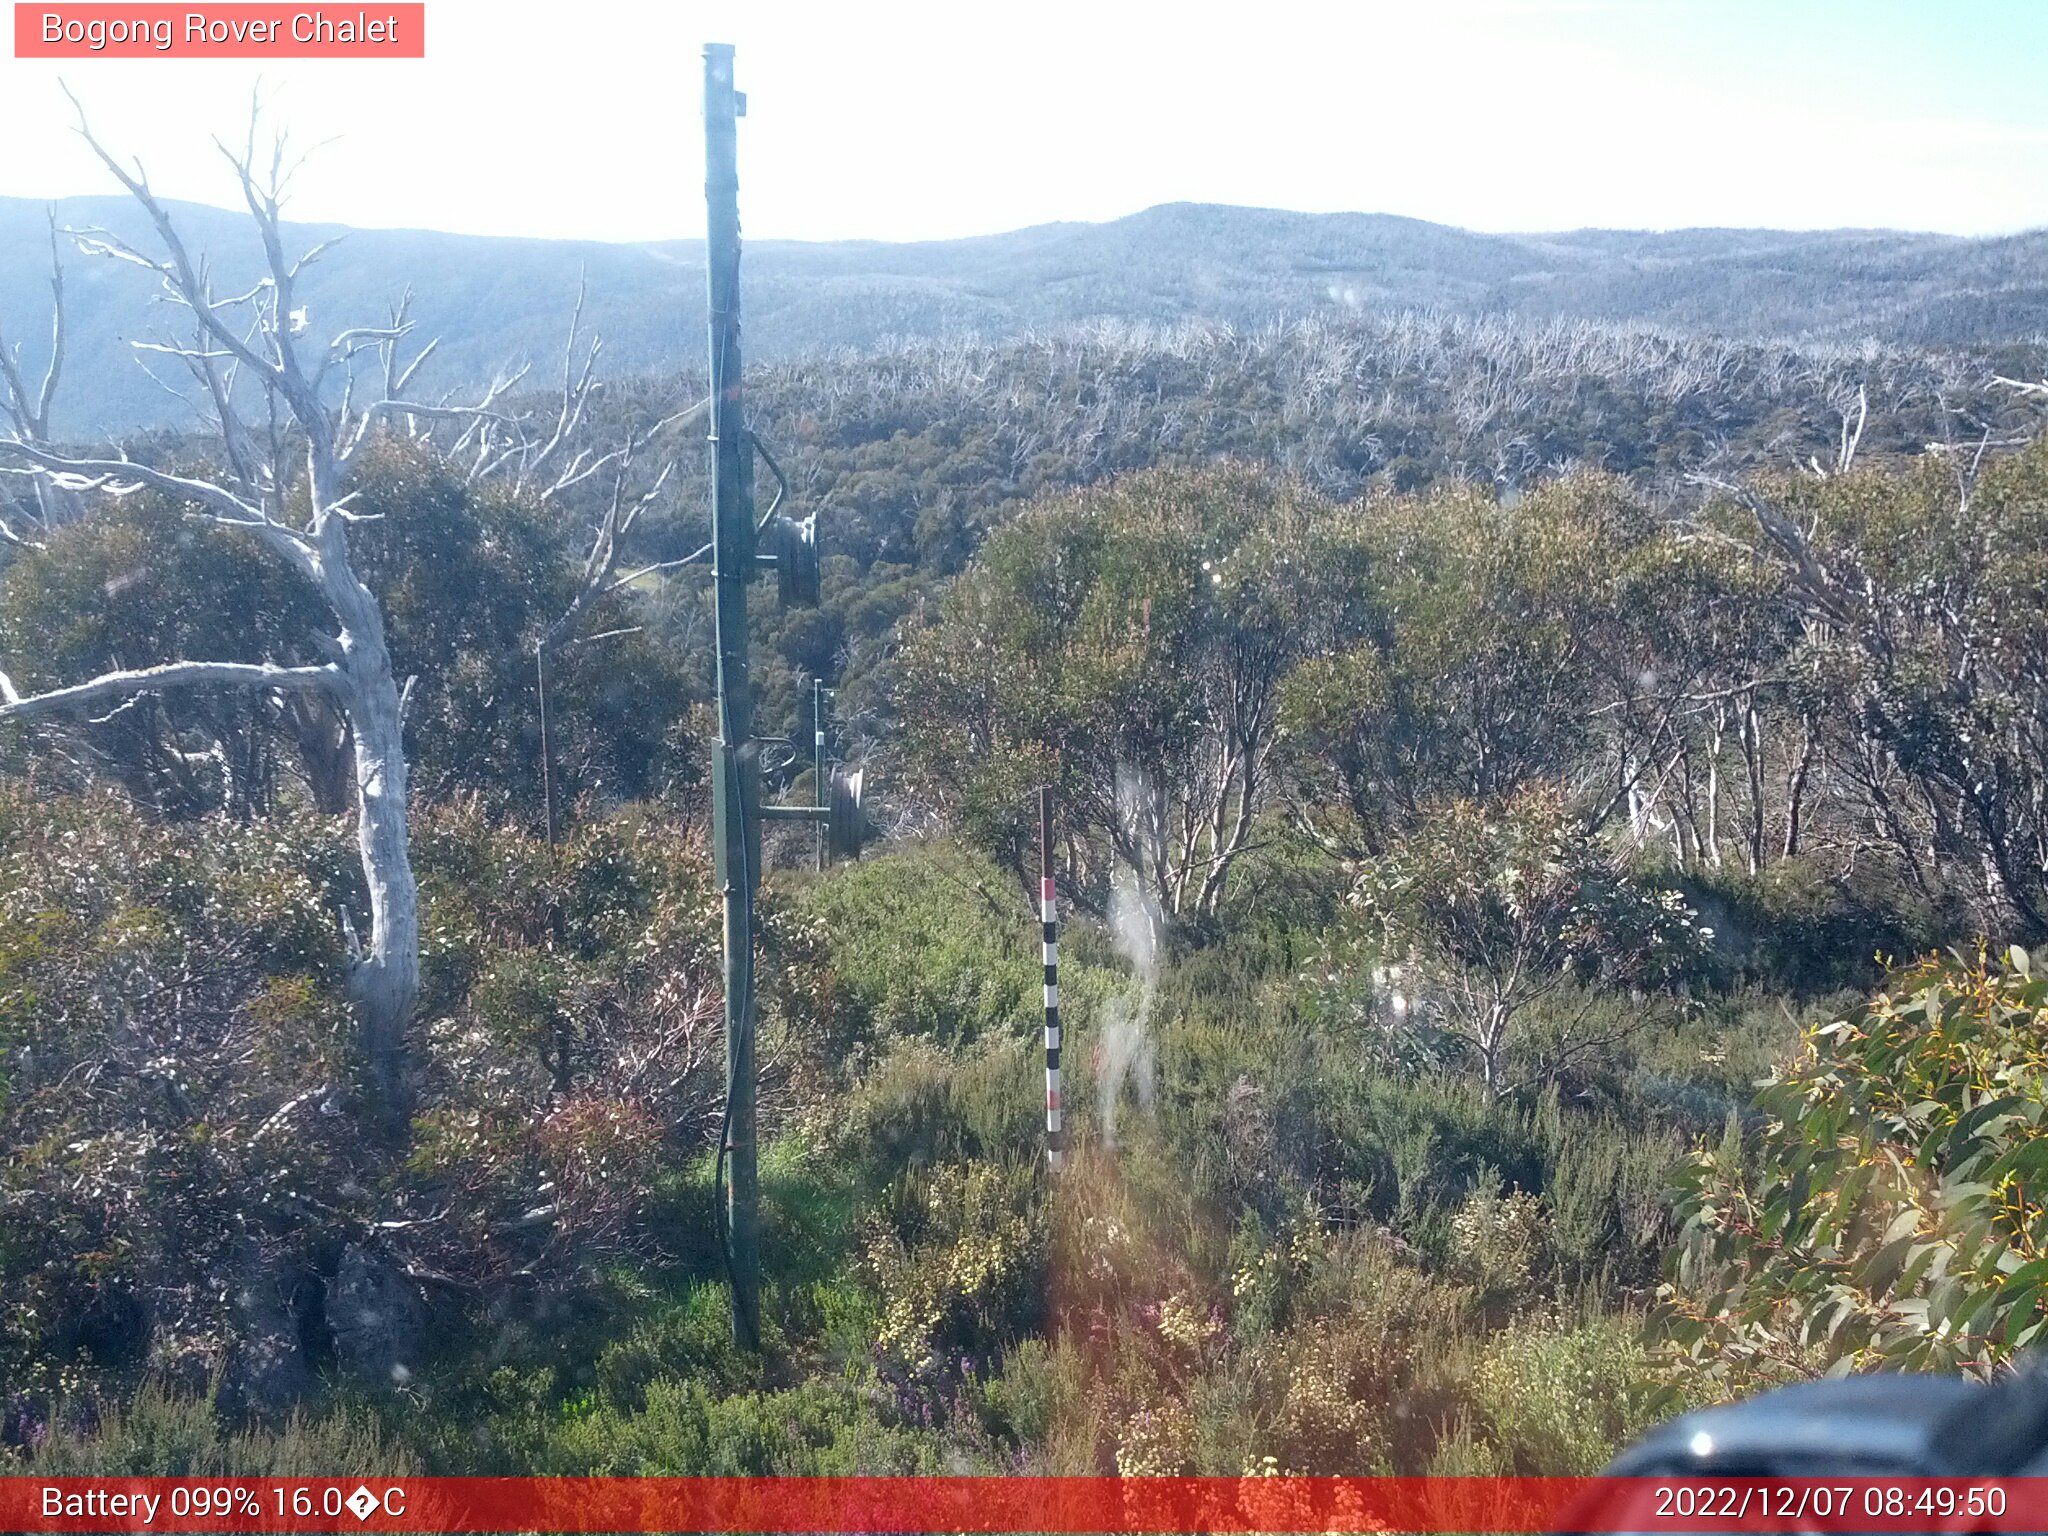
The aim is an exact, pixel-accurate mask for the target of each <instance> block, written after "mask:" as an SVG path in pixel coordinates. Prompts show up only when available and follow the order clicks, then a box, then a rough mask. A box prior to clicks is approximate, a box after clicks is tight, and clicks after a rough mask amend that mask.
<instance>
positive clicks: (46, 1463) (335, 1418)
mask: <svg viewBox="0 0 2048 1536" xmlns="http://www.w3.org/2000/svg"><path fill="white" fill-rule="evenodd" d="M32 1438H33V1442H34V1449H33V1452H32V1453H31V1454H29V1455H28V1456H25V1457H21V1458H18V1459H17V1460H16V1461H15V1464H14V1465H10V1457H9V1455H8V1453H7V1452H6V1450H5V1449H4V1448H0V1474H5V1473H8V1472H14V1471H30V1470H32V1471H33V1472H34V1473H35V1475H36V1476H38V1477H190V1478H215V1477H360V1476H374V1475H378V1474H384V1475H388V1476H394V1477H404V1476H409V1475H412V1474H415V1473H417V1472H419V1471H420V1470H421V1468H420V1465H419V1462H418V1460H417V1459H416V1458H415V1457H414V1456H413V1455H412V1454H411V1453H410V1452H409V1451H408V1450H407V1449H406V1448H405V1447H404V1446H402V1445H400V1444H398V1443H397V1442H395V1441H393V1440H392V1439H391V1438H390V1437H389V1436H388V1435H387V1434H386V1433H385V1432H384V1431H383V1429H382V1428H381V1427H380V1426H379V1425H378V1423H377V1421H376V1420H375V1418H373V1417H372V1416H370V1415H369V1414H367V1413H365V1412H363V1411H361V1410H359V1409H356V1408H352V1407H349V1406H346V1405H343V1406H341V1407H338V1408H335V1409H332V1410H330V1411H329V1412H326V1413H324V1414H319V1415H301V1414H294V1415H292V1416H291V1417H290V1418H289V1419H287V1420H286V1421H285V1422H284V1423H282V1424H280V1425H278V1426H276V1427H274V1428H260V1427H252V1428H245V1429H229V1428H227V1427H226V1426H225V1425H224V1424H223V1423H222V1420H221V1415H220V1413H219V1412H218V1410H217V1407H216V1404H215V1402H214V1400H213V1399H212V1398H211V1397H194V1396H180V1395H177V1394H173V1393H169V1392H166V1391H165V1390H164V1389H163V1388H162V1387H161V1386H159V1385H157V1384H156V1383H145V1384H144V1385H143V1386H142V1388H141V1389H140V1390H139V1391H137V1392H136V1393H135V1394H134V1395H133V1396H132V1397H130V1398H129V1399H128V1401H127V1402H126V1403H122V1404H100V1405H98V1406H96V1407H95V1408H94V1409H93V1410H92V1411H90V1412H87V1411H84V1410H83V1408H82V1407H80V1406H79V1405H77V1404H73V1405H71V1406H68V1407H63V1408H60V1409H59V1410H58V1411H57V1412H56V1413H55V1414H54V1415H52V1417H51V1420H50V1422H49V1424H48V1425H47V1426H44V1427H41V1428H39V1429H38V1431H37V1432H35V1433H34V1435H33V1437H32Z"/></svg>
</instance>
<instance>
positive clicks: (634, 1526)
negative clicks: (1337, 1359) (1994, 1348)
mask: <svg viewBox="0 0 2048 1536" xmlns="http://www.w3.org/2000/svg"><path fill="white" fill-rule="evenodd" d="M0 1530H7V1531H174V1532H184V1531H309V1532H311V1531H363V1532H387V1531H404V1532H413V1531H422V1532H424V1531H447V1532H500V1531H503V1532H512V1531H563V1532H570V1531H576V1532H581V1531H621V1532H640V1531H705V1532H781V1531H790V1532H825V1531H837V1532H883V1531H896V1532H905V1533H925V1532H932V1533H937V1532H1012V1531H1017V1532H1022V1531H1043V1532H1049V1533H1059V1536H1071V1533H1080V1532H1140V1531H1156V1532H1183V1531H1185V1532H1196V1531H1204V1532H1218V1533H1250V1532H1258V1531H1265V1532H1295V1531H1301V1532H1334V1531H1360V1532H1363V1531H1415V1532H1439V1531H1503V1532H1527V1531H1552V1530H1569V1531H1585V1532H1595V1531H1600V1532H1606V1531H1672V1532H1723V1531H1726V1532H1737V1531H1950V1530H1953V1531H1974V1532H1999V1531H2029V1530H2031V1531H2041V1530H2048V1479H2036V1478H2003V1479H1994V1478H1978V1479H1930V1478H1867V1477H1865V1478H1854V1477H1843V1478H1678V1477H1667V1478H1540V1477H1528V1478H1513V1477H1510V1478H1481V1477H1446V1478H1398V1477H1386V1478H1372V1477H1367V1478H1340V1477H1248V1478H1204V1477H1156V1478H1114V1477H1042V1478H1034V1477H1014V1478H1003V1477H931V1478H919V1477H817V1478H800V1477H796V1478H773V1477H727V1478H719V1477H705V1478H433V1477H422V1478H393V1477H366V1478H345V1479H335V1478H285V1479H280V1478H270V1477H262V1478H253V1477H252V1478H229V1479H221V1480H218V1481H213V1482H199V1481H191V1480H184V1479H172V1478H76V1477H53V1478H36V1477H33V1476H15V1477H4V1478H0Z"/></svg>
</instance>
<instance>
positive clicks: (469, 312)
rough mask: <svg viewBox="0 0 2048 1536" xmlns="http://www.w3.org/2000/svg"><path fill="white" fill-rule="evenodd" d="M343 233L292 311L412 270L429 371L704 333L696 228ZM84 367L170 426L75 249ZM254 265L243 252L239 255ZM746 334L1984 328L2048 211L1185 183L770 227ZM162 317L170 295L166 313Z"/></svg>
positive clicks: (31, 348) (79, 381)
mask: <svg viewBox="0 0 2048 1536" xmlns="http://www.w3.org/2000/svg"><path fill="white" fill-rule="evenodd" d="M176 212H177V216H178V217H179V219H180V220H181V221H182V225H183V227H184V228H185V230H186V233H187V237H188V239H189V240H190V241H191V243H192V245H193V247H194V248H195V249H200V250H205V251H207V252H209V253H210V254H211V255H212V256H213V257H214V258H215V260H216V261H217V263H218V271H219V277H220V281H221V283H222V284H223V285H224V287H227V286H231V285H233V284H234V283H235V281H236V280H237V279H238V278H242V277H245V276H251V275H252V274H253V271H254V262H255V254H256V253H255V251H254V248H253V246H252V244H251V237H250V235H249V232H248V229H247V227H246V219H245V217H244V216H243V215H241V214H237V213H229V212H224V211H222V210H218V209H211V208H205V207H201V206H198V205H176ZM57 217H58V220H59V222H60V223H61V224H63V225H65V226H67V227H72V228H89V227H104V228H105V229H107V230H109V231H110V232H111V233H113V234H114V235H116V236H117V237H119V238H122V239H124V240H130V241H137V242H142V243H146V234H147V231H146V230H145V229H144V228H143V227H142V226H141V225H140V224H139V223H138V218H139V216H138V215H137V214H136V213H135V212H134V211H133V210H132V208H131V206H130V205H129V204H128V203H126V202H125V201H123V200H119V199H116V198H101V197H82V198H71V199H66V200H64V201H63V202H61V203H60V204H58V206H57ZM44 219H45V212H44V208H43V206H42V205H41V204H39V203H35V202H32V201H28V200H24V199H7V198H0V330H4V331H5V333H6V334H7V335H8V336H9V337H10V338H11V339H17V340H23V339H25V346H26V351H27V355H28V356H30V357H31V358H34V357H35V356H36V355H37V353H38V352H39V349H40V348H41V346H42V345H43V338H44V336H45V334H46V332H47V326H48V313H47V301H48V295H47V290H46V283H47V277H48V246H47V241H46V238H45V230H44ZM291 234H292V235H293V236H294V237H295V238H297V239H298V240H299V241H301V242H303V243H304V244H305V245H308V246H310V245H312V244H315V243H317V242H318V241H321V240H328V239H333V238H335V237H336V236H339V235H343V234H346V236H347V239H346V241H345V243H344V245H343V246H342V247H341V248H340V249H339V250H337V251H336V252H335V253H334V255H333V256H331V257H329V258H327V259H325V260H323V261H322V262H321V263H319V264H318V265H317V266H316V267H315V268H314V269H313V270H312V271H311V272H310V273H309V274H308V277H307V280H306V284H305V290H304V297H305V301H306V307H307V310H308V315H307V323H308V325H309V326H310V327H311V328H312V329H313V330H314V331H315V332H319V331H320V330H321V329H322V328H323V327H326V326H328V325H329V324H330V323H337V322H341V317H347V320H346V322H341V323H360V319H361V317H362V316H363V315H364V314H365V313H370V314H376V313H381V312H382V310H383V308H384V306H385V305H387V304H388V303H389V302H390V301H391V300H392V299H394V298H396V297H397V295H398V294H399V293H400V292H401V291H403V290H404V289H406V288H408V287H410V288H411V290H412V292H413V294H414V296H415V303H414V315H415V318H416V319H417V321H418V322H419V327H420V332H421V334H422V335H439V336H442V337H443V338H444V340H443V342H442V348H441V353H440V366H441V370H442V371H441V378H442V379H443V380H444V382H446V383H448V384H454V383H457V382H471V381H474V380H477V379H480V378H483V377H485V376H487V375H488V374H489V373H490V372H491V371H492V370H493V369H494V368H496V367H498V366H499V365H500V364H502V363H503V362H504V361H505V360H507V359H508V358H514V357H522V356H523V357H530V358H533V359H536V360H544V359H545V358H546V357H548V356H549V355H550V354H552V353H553V352H554V351H555V350H556V348H557V347H558V345H559V338H560V335H561V331H562V329H563V326H564V324H565V322H566V316H567V312H568V309H569V306H570V304H571V302H572V301H573V298H574V295H575V292H576V288H577V284H578V281H579V276H582V277H587V280H588V283H589V310H588V312H589V315H590V318H591V320H592V321H593V322H594V324H595V325H596V327H597V329H598V330H599V331H601V332H602V333H603V334H604V335H605V336H606V337H608V338H609V345H610V349H611V362H612V366H613V367H614V368H615V369H616V370H618V371H620V372H628V373H631V372H640V371H644V370H650V369H666V368H670V367H674V366H677V365H679V364H683V363H687V362H689V361H691V360H693V359H694V358H695V357H696V355H697V353H698V352H699V351H700V350H701V345H702V336H701V327H702V316H703V304H704V300H703V292H704V271H703V259H702V245H701V242H698V241H693V240H683V241H671V242H664V243H654V244H645V245H613V244H605V243H602V242H597V241H567V240H514V239H486V238H481V237H473V236H462V235H448V234H437V233H431V232H425V231H418V230H354V231H344V230H343V229H341V228H340V227H338V226H326V225H323V226H311V225H309V226H302V227H296V228H294V229H292V230H291ZM68 268H69V277H68V283H69V290H70V292H69V297H70V302H71V305H72V315H73V328H74V329H73V335H74V341H73V345H72V347H71V349H70V350H71V365H72V367H73V369H74V373H73V376H72V377H73V387H72V388H70V389H68V390H67V391H66V393H65V397H64V401H63V421H62V425H63V426H64V428H65V429H66V430H67V431H70V432H73V433H77V434H81V435H89V434H91V433H93V432H95V431H103V430H120V429H126V428H131V427H135V426H140V425H176V424H177V412H178V410H179V407H178V406H177V405H176V403H175V402H173V401H172V400H170V399H169V397H168V396H166V395H165V394H164V393H163V391H162V390H161V389H159V388H158V386H157V385H156V384H155V383H154V382H152V381H151V380H150V379H149V378H148V377H147V376H146V375H145V374H144V373H143V372H142V370H141V369H140V368H138V367H137V366H136V365H135V363H134V361H133V359H132V358H130V357H128V356H127V355H126V354H125V352H124V350H123V349H122V348H121V347H120V346H119V345H117V342H118V340H119V339H121V338H129V339H133V338H135V337H136V336H138V335H141V334H146V333H147V331H146V327H147V325H148V324H149V323H150V322H149V321H147V320H145V319H144V318H143V317H144V316H146V315H148V314H149V313H150V311H149V309H148V308H147V305H146V300H147V299H148V298H149V291H148V290H149V281H150V280H149V278H148V276H147V274H146V273H142V272H139V271H136V270H134V269H133V268H129V267H125V266H123V265H121V264H119V263H105V262H86V261H80V260H75V259H74V260H71V261H69V262H68ZM245 269H246V270H245ZM747 285H748V286H747V313H748V322H749V323H748V335H749V338H750V341H751V344H752V347H753V350H754V354H755V356H757V357H759V358H761V359H763V360H767V359H773V358H789V357H795V356H804V355H811V354H816V353H820V352H824V351H830V350H833V349H839V348H855V349H866V348H869V347H872V346H874V345H875V344H876V343H878V342H882V341H885V340H897V341H902V340H913V341H914V340H929V339H937V338H947V337H958V336H961V335H973V336H977V337H980V338H982V339H985V340H995V339H1002V338H1005V337H1010V336H1015V335H1017V334H1020V333H1023V332H1027V331H1040V330H1048V329H1060V328H1063V327H1068V326H1072V325H1074V324H1077V323H1084V322H1093V321H1101V320H1115V321H1126V322H1129V321H1136V322H1144V323H1149V324H1171V323H1177V322H1182V321H1190V320H1199V321H1208V322H1219V323H1225V324H1229V325H1233V326H1240V327H1242V326H1249V325H1257V324H1261V323H1265V322H1268V321H1272V320H1275V319H1298V318H1305V317H1332V316H1335V315H1338V314H1342V313H1352V312H1366V313H1371V314H1381V315H1384V314H1387V313H1390V312H1397V311H1404V310H1413V309H1426V310H1441V311H1448V312H1451V313H1455V314H1467V315H1492V314H1510V315H1519V316H1525V317H1529V318H1532V319H1538V320H1542V319H1553V318H1563V319H1589V320H1600V321H1606V322H1627V323H1643V324H1649V325H1653V326H1656V327H1659V328H1662V329H1668V330H1673V331H1677V332H1686V333H1692V332H1697V333H1712V334H1715V335H1722V336H1729V337H1735V338H1746V339H1758V338H1766V337H1790V338H1803V339H1806V340H1808V341H1816V340H1824V341H1837V342H1840V341H1848V342H1860V341H1862V340H1864V339H1866V338H1874V339H1878V340H1883V341H1887V342H1893V343H1907V344H1915V345H1932V344H1981V343H1988V342H1995V341H2004V340H2009V339H2012V338H2015V337H2020V336H2026V335H2030V334H2033V333H2036V332H2040V331H2043V330H2048V234H2043V233H2041V232H2030V233H2026V234H2021V235H2014V236H2009V237H2005V238H2000V239H1986V240H1964V239H1957V238H1951V237H1946V236H1939V235H1926V234H1910V233H1898V232H1893V231H1881V230H1879V231H1872V230H1833V231H1823V232H1786V231H1775V230H1715V229H1706V230H1679V231H1673V232H1669V233H1642V232H1628V231H1610V230H1591V231H1578V232H1574V233H1569V234H1552V235H1541V234H1539V235H1490V234H1477V233H1473V232H1471V231H1467V230H1460V229H1453V228H1449V227H1447V226H1444V225H1438V224H1429V223H1425V222H1423V221H1421V220H1416V219H1404V218H1396V217H1393V216H1390V215H1385V214H1366V213H1342V214H1305V213H1290V212H1285V211H1282V210H1276V209H1262V208H1234V207H1222V206H1214V205H1204V204H1192V203H1178V204H1169V205H1165V206H1162V207H1157V208H1150V209H1147V210H1145V211H1144V212H1142V213H1137V214H1133V215H1131V216H1130V217H1128V218H1123V219H1117V220H1113V221H1111V222H1108V223H1104V224H1048V225H1041V226H1038V227H1035V228H1031V229H1022V230H1014V231H1010V232H1008V233H1005V234H999V235H989V236H983V237H979V238H975V239H966V240H945V241H925V242H914V243H904V244H890V243H884V242H878V241H836V242H823V243H807V242H798V241H785V240H765V241H760V242H757V243H755V244H753V245H752V246H751V247H750V249H749V265H748V272H747ZM157 318H158V320H159V322H160V323H167V322H164V317H163V316H162V312H161V311H159V312H158V313H157Z"/></svg>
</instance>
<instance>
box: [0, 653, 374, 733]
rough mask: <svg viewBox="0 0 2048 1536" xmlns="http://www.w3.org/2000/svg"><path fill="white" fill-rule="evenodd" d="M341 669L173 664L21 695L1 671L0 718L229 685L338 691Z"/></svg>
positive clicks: (29, 717) (34, 715)
mask: <svg viewBox="0 0 2048 1536" xmlns="http://www.w3.org/2000/svg"><path fill="white" fill-rule="evenodd" d="M341 682H342V678H341V672H340V669H339V668H337V667H334V666H320V667H278V666H272V665H271V664H270V663H269V662H240V661H172V662H166V663H165V664H164V665H162V666H159V667H143V668H140V669H139V670H136V671H132V672H107V673H103V674H102V675H100V676H99V677H96V678H93V679H92V680H91V681H90V682H85V683H73V684H72V685H71V686H70V687H68V688H53V689H51V690H50V691H49V692H48V693H38V694H31V695H28V696H26V697H24V696H23V695H22V694H21V692H20V691H19V690H18V689H16V687H15V686H14V680H13V679H12V678H10V677H9V676H8V675H7V674H6V673H4V672H0V720H38V719H41V718H42V717H43V716H45V715H54V714H60V713H62V712H63V711H65V710H69V709H76V708H78V707H79V706H81V705H85V704H97V703H100V702H102V701H103V700H107V699H130V698H133V697H135V696H136V695H137V694H142V693H156V692H159V691H161V690H163V689H166V688H193V687H199V686H201V685H229V686H233V687H238V688H269V689H275V690H277V691H279V692H282V693H319V692H327V693H336V692H339V691H340V687H341Z"/></svg>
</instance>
